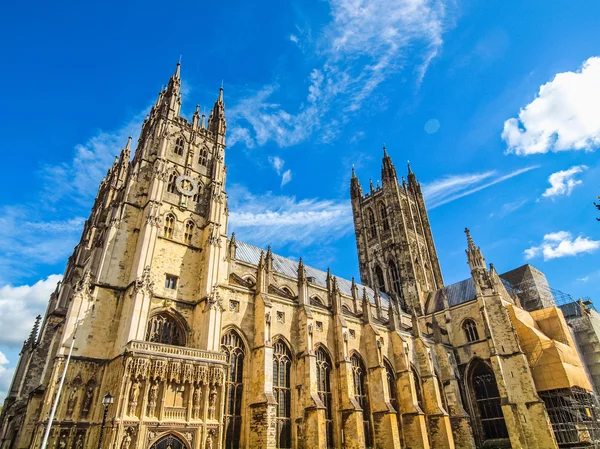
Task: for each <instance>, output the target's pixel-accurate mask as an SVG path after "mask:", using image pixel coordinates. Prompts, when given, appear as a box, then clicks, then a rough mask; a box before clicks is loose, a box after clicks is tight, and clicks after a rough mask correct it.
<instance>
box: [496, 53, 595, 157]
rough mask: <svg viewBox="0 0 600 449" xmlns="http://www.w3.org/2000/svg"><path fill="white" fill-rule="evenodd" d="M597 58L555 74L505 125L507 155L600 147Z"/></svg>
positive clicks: (503, 135)
mask: <svg viewBox="0 0 600 449" xmlns="http://www.w3.org/2000/svg"><path fill="white" fill-rule="evenodd" d="M599 104H600V57H592V58H589V59H588V60H587V61H585V62H584V63H583V66H582V67H581V69H580V70H579V71H577V72H564V73H559V74H557V75H556V76H555V77H554V79H553V80H552V81H550V82H548V83H546V84H544V85H543V86H541V87H540V90H539V92H538V94H537V97H536V98H535V99H534V100H533V101H532V102H531V103H529V104H528V105H527V106H525V107H524V108H523V109H521V110H520V111H519V117H518V118H511V119H509V120H507V121H506V122H504V130H503V132H502V138H503V139H504V140H505V141H506V143H507V145H508V149H507V152H508V153H514V154H517V155H519V156H527V155H530V154H535V153H547V152H549V151H567V150H586V151H591V150H593V149H595V148H596V147H598V146H599V145H600V114H599V113H598V105H599Z"/></svg>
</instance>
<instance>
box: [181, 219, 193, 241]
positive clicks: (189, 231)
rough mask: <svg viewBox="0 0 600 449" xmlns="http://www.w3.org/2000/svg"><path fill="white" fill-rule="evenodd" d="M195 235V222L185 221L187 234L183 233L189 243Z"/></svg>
mask: <svg viewBox="0 0 600 449" xmlns="http://www.w3.org/2000/svg"><path fill="white" fill-rule="evenodd" d="M193 236H194V222H193V221H191V220H188V221H187V222H186V223H185V234H184V235H183V240H184V241H185V243H187V244H188V245H191V244H192V237H193Z"/></svg>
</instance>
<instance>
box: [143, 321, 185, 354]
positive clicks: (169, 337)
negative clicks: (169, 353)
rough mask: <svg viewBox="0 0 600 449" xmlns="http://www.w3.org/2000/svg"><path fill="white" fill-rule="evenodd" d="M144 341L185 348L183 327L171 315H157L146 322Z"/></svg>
mask: <svg viewBox="0 0 600 449" xmlns="http://www.w3.org/2000/svg"><path fill="white" fill-rule="evenodd" d="M146 341H151V342H153V343H162V344H165V345H173V346H185V332H184V330H183V327H182V326H181V325H180V324H179V323H178V322H177V320H176V319H175V318H173V317H172V316H171V315H169V314H167V313H159V314H157V315H154V316H153V317H151V318H150V319H149V320H148V328H147V330H146Z"/></svg>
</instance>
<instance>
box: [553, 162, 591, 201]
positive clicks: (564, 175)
mask: <svg viewBox="0 0 600 449" xmlns="http://www.w3.org/2000/svg"><path fill="white" fill-rule="evenodd" d="M584 170H587V167H586V166H585V165H576V166H574V167H571V168H569V169H568V170H562V171H558V172H556V173H552V174H551V175H550V176H549V177H548V182H549V183H550V187H548V188H547V189H546V191H545V192H544V193H543V194H542V196H543V197H545V198H553V197H555V196H561V195H567V196H568V195H570V194H571V192H572V191H573V189H574V188H575V186H578V185H579V184H581V183H582V182H583V181H581V180H579V179H574V178H575V175H577V174H579V173H581V172H583V171H584Z"/></svg>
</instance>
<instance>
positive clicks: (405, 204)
mask: <svg viewBox="0 0 600 449" xmlns="http://www.w3.org/2000/svg"><path fill="white" fill-rule="evenodd" d="M402 211H403V212H404V218H405V219H406V224H407V225H408V229H411V230H413V231H414V230H415V225H414V223H413V219H412V217H411V215H410V209H409V207H408V202H407V201H406V200H405V199H403V200H402Z"/></svg>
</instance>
